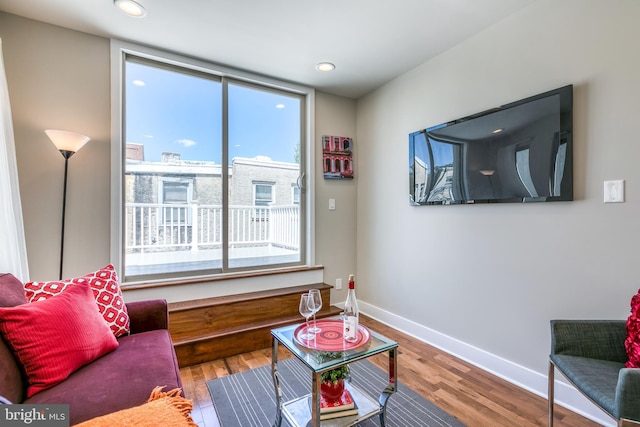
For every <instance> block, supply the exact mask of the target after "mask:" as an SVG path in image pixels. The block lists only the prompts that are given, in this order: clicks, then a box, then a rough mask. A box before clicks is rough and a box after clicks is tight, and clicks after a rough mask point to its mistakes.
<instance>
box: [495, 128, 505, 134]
mask: <svg viewBox="0 0 640 427" xmlns="http://www.w3.org/2000/svg"><path fill="white" fill-rule="evenodd" d="M503 130H504V129H503V128H500V129H496V130H494V131H493V133H500V132H502V131H503Z"/></svg>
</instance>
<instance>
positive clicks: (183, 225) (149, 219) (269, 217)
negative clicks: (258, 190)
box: [125, 203, 300, 253]
mask: <svg viewBox="0 0 640 427" xmlns="http://www.w3.org/2000/svg"><path fill="white" fill-rule="evenodd" d="M125 233H126V234H125V236H126V249H127V253H143V252H168V251H178V250H192V251H197V250H201V249H218V248H220V247H221V246H222V207H221V206H219V205H198V204H190V205H178V204H171V205H169V204H155V203H127V205H126V221H125ZM229 245H230V246H231V247H241V246H246V247H249V246H275V247H281V248H287V249H291V250H298V249H299V248H300V209H299V207H298V206H297V205H293V206H231V207H229Z"/></svg>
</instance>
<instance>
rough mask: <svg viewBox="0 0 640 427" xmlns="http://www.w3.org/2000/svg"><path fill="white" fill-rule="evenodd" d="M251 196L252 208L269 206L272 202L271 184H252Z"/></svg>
mask: <svg viewBox="0 0 640 427" xmlns="http://www.w3.org/2000/svg"><path fill="white" fill-rule="evenodd" d="M253 194H254V196H253V205H254V206H270V205H271V204H272V203H273V202H274V200H273V184H264V183H263V184H254V186H253Z"/></svg>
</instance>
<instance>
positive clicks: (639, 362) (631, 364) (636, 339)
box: [624, 290, 640, 368]
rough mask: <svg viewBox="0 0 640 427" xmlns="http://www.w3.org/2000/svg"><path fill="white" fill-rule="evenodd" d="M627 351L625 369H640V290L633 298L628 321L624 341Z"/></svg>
mask: <svg viewBox="0 0 640 427" xmlns="http://www.w3.org/2000/svg"><path fill="white" fill-rule="evenodd" d="M624 348H625V349H626V351H627V357H628V359H629V360H627V363H625V364H624V366H625V368H640V290H638V293H637V294H635V295H634V296H633V298H631V315H630V316H629V318H628V319H627V338H626V339H625V340H624Z"/></svg>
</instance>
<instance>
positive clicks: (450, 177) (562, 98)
mask: <svg viewBox="0 0 640 427" xmlns="http://www.w3.org/2000/svg"><path fill="white" fill-rule="evenodd" d="M572 109H573V86H572V85H569V86H564V87H561V88H558V89H555V90H551V91H548V92H545V93H541V94H539V95H535V96H532V97H529V98H525V99H522V100H520V101H516V102H512V103H510V104H507V105H503V106H501V107H498V108H494V109H491V110H487V111H483V112H481V113H478V114H474V115H472V116H468V117H464V118H461V119H457V120H453V121H450V122H448V123H443V124H440V125H437V126H432V127H429V128H427V129H422V130H418V131H416V132H413V133H411V134H409V180H410V189H409V193H410V194H409V196H410V202H411V204H413V205H448V204H461V203H468V204H471V203H501V202H511V203H522V202H552V201H567V200H573V162H572V160H573V155H572V126H573V114H572Z"/></svg>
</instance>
